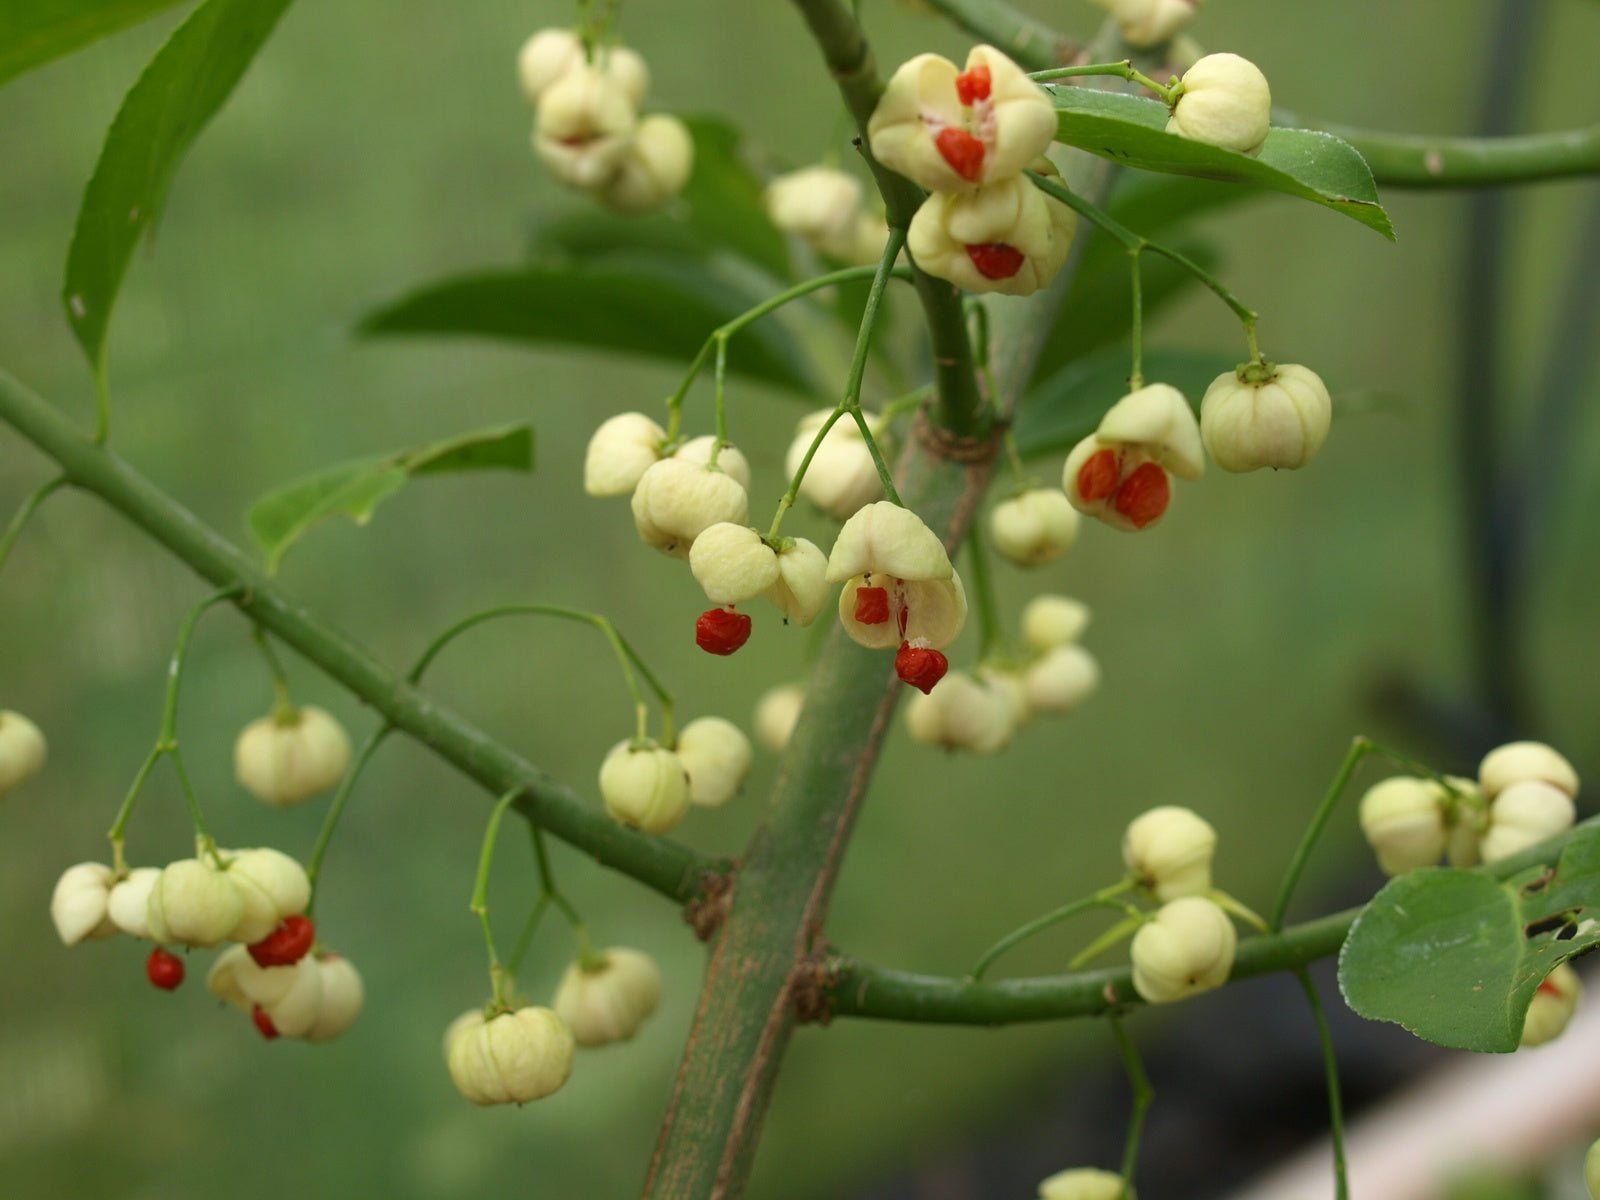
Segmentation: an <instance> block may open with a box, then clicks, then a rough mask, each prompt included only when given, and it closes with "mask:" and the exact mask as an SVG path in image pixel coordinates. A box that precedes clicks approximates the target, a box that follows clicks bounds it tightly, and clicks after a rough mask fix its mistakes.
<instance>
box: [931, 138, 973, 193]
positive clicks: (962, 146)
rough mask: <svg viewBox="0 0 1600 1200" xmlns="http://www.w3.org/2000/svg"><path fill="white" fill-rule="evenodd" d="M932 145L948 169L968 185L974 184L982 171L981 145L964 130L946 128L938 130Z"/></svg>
mask: <svg viewBox="0 0 1600 1200" xmlns="http://www.w3.org/2000/svg"><path fill="white" fill-rule="evenodd" d="M933 144H934V146H936V147H937V148H938V150H939V153H940V154H941V155H943V156H944V160H945V162H947V163H949V164H950V169H951V170H952V171H954V172H955V173H956V174H957V175H959V176H961V178H963V179H965V180H966V181H967V182H968V183H976V182H977V181H978V176H979V175H980V174H981V173H982V171H983V143H982V142H980V141H979V140H978V139H977V138H975V137H973V136H972V135H971V134H970V133H968V132H967V131H966V130H965V129H957V128H956V127H955V126H953V125H951V126H947V127H946V128H944V129H941V130H939V132H938V134H936V135H935V137H934V139H933Z"/></svg>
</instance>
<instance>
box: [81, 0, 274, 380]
mask: <svg viewBox="0 0 1600 1200" xmlns="http://www.w3.org/2000/svg"><path fill="white" fill-rule="evenodd" d="M288 7H289V0H206V3H204V4H202V5H201V6H200V7H199V8H198V9H196V10H195V11H194V13H193V14H192V15H191V16H190V17H189V19H188V20H187V21H185V22H184V23H183V24H182V25H180V26H179V27H178V29H177V31H176V32H175V33H173V35H172V37H171V38H169V39H168V40H167V43H166V45H164V46H162V47H161V49H160V50H158V51H157V52H156V56H155V57H154V58H153V59H151V60H150V63H149V65H148V66H146V67H145V69H144V73H143V74H142V75H140V76H139V80H138V82H137V83H135V84H134V85H133V87H132V89H131V90H130V91H129V92H128V94H127V96H126V97H125V98H124V99H123V101H122V107H121V108H120V109H119V110H118V111H117V116H116V119H115V120H114V121H112V123H111V130H110V132H109V133H107V134H106V141H105V145H104V146H103V147H102V148H101V150H100V161H99V162H98V163H96V164H95V168H94V175H93V176H91V177H90V179H89V186H88V187H87V188H85V189H84V193H83V204H82V206H81V207H80V208H79V210H78V223H77V228H76V229H75V230H74V231H73V234H72V248H71V249H70V250H69V251H68V252H67V277H66V283H65V285H64V287H63V289H62V300H63V302H64V303H65V304H66V308H67V321H68V323H69V324H70V325H71V326H72V332H73V334H74V335H75V336H76V337H77V339H78V342H79V344H80V345H82V346H83V350H84V353H85V354H87V355H88V356H89V362H90V364H91V365H92V366H93V367H94V369H95V371H96V373H99V372H100V371H102V370H103V369H104V364H105V341H106V330H107V329H108V328H109V326H110V323H111V308H112V305H113V304H114V303H115V302H116V298H117V289H118V288H119V287H120V286H121V284H122V276H123V274H124V273H125V272H126V271H127V269H128V261H129V259H130V258H131V257H132V256H133V250H134V247H135V246H136V245H138V242H139V238H140V236H141V235H142V234H143V233H144V231H145V229H146V227H148V226H149V225H150V224H151V223H152V222H154V221H155V219H156V216H157V214H159V212H160V211H161V205H162V203H163V202H164V201H165V200H166V195H167V187H168V185H169V184H170V183H171V181H172V174H173V172H174V171H175V170H176V169H177V166H178V163H179V161H180V160H181V159H182V158H183V156H184V154H185V153H186V152H187V151H188V149H189V147H190V145H191V144H193V142H194V140H195V138H196V137H198V136H199V135H200V131H201V130H202V129H204V128H205V126H206V123H207V122H208V121H210V120H211V118H212V117H213V116H215V115H216V112H217V110H218V109H219V108H221V107H222V104H223V102H224V101H225V100H227V98H228V96H229V94H230V93H231V92H232V91H233V88H234V85H235V84H237V83H238V82H239V79H240V77H241V76H242V75H243V74H244V72H245V68H246V67H248V66H249V65H250V60H251V59H253V58H254V57H255V54H256V51H257V50H259V49H260V48H261V45H262V43H263V42H265V41H266V40H267V35H268V34H270V33H271V32H272V28H273V26H274V25H276V24H277V22H278V18H279V17H281V16H282V15H283V12H284V10H285V9H286V8H288Z"/></svg>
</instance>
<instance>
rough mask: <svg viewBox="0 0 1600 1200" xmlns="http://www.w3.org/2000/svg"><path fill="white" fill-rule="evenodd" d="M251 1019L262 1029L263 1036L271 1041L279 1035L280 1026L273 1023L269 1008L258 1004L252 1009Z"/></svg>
mask: <svg viewBox="0 0 1600 1200" xmlns="http://www.w3.org/2000/svg"><path fill="white" fill-rule="evenodd" d="M250 1019H251V1020H252V1021H254V1022H255V1023H256V1028H257V1029H259V1030H260V1031H261V1036H262V1037H264V1038H266V1039H267V1041H269V1042H270V1041H271V1040H272V1039H273V1038H275V1037H277V1036H278V1027H277V1026H276V1025H274V1024H273V1023H272V1018H271V1017H269V1016H267V1010H266V1009H264V1008H262V1007H261V1005H259V1004H257V1005H256V1006H255V1007H254V1008H252V1009H251V1010H250Z"/></svg>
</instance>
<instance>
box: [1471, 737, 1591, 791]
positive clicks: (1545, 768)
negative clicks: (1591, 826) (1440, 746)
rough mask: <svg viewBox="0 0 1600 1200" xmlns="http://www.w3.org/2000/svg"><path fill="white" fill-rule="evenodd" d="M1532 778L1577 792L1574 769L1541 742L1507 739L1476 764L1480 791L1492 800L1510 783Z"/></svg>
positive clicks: (1576, 774) (1576, 779)
mask: <svg viewBox="0 0 1600 1200" xmlns="http://www.w3.org/2000/svg"><path fill="white" fill-rule="evenodd" d="M1529 780H1536V781H1538V782H1540V783H1548V784H1549V785H1550V786H1551V787H1553V788H1556V789H1558V790H1559V791H1562V792H1565V793H1566V794H1567V795H1568V796H1570V797H1573V798H1574V799H1575V798H1576V797H1577V795H1578V772H1577V771H1575V770H1573V767H1572V764H1571V763H1570V762H1568V761H1567V760H1566V758H1564V757H1563V756H1562V755H1561V754H1560V753H1559V752H1558V751H1556V750H1553V749H1551V748H1550V747H1549V746H1546V745H1545V744H1544V743H1543V742H1511V743H1509V744H1507V745H1504V746H1500V747H1497V748H1496V749H1494V750H1491V751H1489V753H1488V754H1486V755H1485V756H1484V759H1483V762H1482V763H1480V764H1479V766H1478V781H1479V782H1480V783H1481V784H1482V786H1483V794H1484V795H1485V796H1487V797H1488V798H1489V799H1491V800H1493V799H1494V798H1495V797H1496V796H1498V795H1499V794H1500V793H1501V792H1503V791H1505V790H1506V788H1508V787H1510V786H1511V785H1512V784H1514V783H1525V782H1527V781H1529Z"/></svg>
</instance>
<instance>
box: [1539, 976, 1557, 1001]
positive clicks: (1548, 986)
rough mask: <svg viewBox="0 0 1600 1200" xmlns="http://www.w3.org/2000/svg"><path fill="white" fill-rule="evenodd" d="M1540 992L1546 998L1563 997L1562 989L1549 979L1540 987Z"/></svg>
mask: <svg viewBox="0 0 1600 1200" xmlns="http://www.w3.org/2000/svg"><path fill="white" fill-rule="evenodd" d="M1539 991H1540V992H1541V993H1543V994H1544V995H1546V996H1557V997H1559V996H1560V995H1561V989H1560V988H1558V987H1557V986H1556V985H1555V984H1553V983H1551V982H1550V981H1549V980H1548V979H1546V980H1545V981H1544V982H1543V983H1541V984H1540V985H1539Z"/></svg>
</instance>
